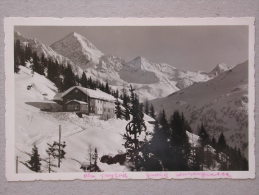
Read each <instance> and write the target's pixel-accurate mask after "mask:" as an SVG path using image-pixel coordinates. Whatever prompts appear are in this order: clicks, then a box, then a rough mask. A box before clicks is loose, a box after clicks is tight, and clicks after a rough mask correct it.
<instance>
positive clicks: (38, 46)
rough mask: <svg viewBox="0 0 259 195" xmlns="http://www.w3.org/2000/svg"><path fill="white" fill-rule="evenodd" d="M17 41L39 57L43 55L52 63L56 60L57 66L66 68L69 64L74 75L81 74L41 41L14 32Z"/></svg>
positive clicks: (77, 68)
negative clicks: (28, 47)
mask: <svg viewBox="0 0 259 195" xmlns="http://www.w3.org/2000/svg"><path fill="white" fill-rule="evenodd" d="M17 39H19V40H20V42H21V44H22V46H24V47H25V46H26V45H28V44H29V45H30V47H31V48H32V51H33V52H37V54H38V56H39V57H41V56H42V55H44V57H45V58H50V59H52V60H54V61H56V60H57V61H58V63H59V64H62V65H64V66H67V65H68V64H70V65H71V67H72V69H73V71H74V72H75V73H77V74H79V75H81V74H82V72H83V71H82V69H81V68H80V67H79V66H77V65H75V64H74V63H73V62H72V61H71V60H70V59H68V58H67V57H64V56H62V55H60V54H59V53H57V52H56V51H54V50H53V49H52V48H51V47H49V46H47V45H45V44H44V43H42V42H41V41H39V40H37V39H35V38H34V39H30V38H26V37H24V36H23V35H22V34H21V33H19V32H14V40H17Z"/></svg>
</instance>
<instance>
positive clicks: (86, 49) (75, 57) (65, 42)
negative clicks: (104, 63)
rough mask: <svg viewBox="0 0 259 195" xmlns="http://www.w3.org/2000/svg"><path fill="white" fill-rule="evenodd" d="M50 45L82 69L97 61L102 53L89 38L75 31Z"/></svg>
mask: <svg viewBox="0 0 259 195" xmlns="http://www.w3.org/2000/svg"><path fill="white" fill-rule="evenodd" d="M50 47H51V48H52V49H53V50H55V51H57V52H58V53H60V54H61V55H63V56H65V57H67V58H69V59H70V60H72V61H73V62H74V64H76V65H78V66H80V67H81V68H82V69H86V68H90V67H92V66H93V64H92V63H94V64H97V63H99V58H100V57H101V56H102V55H103V53H102V52H101V51H100V50H98V49H97V48H96V47H95V46H94V45H93V44H92V43H91V42H90V41H89V40H87V39H86V38H85V37H84V36H82V35H80V34H78V33H75V32H73V33H70V34H69V35H67V36H66V37H65V38H63V39H61V40H59V41H57V42H55V43H53V44H52V45H51V46H50Z"/></svg>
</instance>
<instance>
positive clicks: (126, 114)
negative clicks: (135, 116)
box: [122, 90, 130, 121]
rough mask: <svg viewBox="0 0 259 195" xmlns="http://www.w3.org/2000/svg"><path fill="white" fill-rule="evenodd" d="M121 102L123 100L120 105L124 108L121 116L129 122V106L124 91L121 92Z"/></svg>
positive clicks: (128, 100) (127, 97)
mask: <svg viewBox="0 0 259 195" xmlns="http://www.w3.org/2000/svg"><path fill="white" fill-rule="evenodd" d="M122 100H123V104H122V105H123V107H124V108H125V110H124V112H123V116H124V118H125V120H127V121H128V120H130V106H129V104H130V99H129V96H128V95H127V93H126V91H125V90H123V94H122Z"/></svg>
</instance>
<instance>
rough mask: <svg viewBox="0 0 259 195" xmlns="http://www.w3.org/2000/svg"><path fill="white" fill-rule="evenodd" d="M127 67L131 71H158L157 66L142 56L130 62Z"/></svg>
mask: <svg viewBox="0 0 259 195" xmlns="http://www.w3.org/2000/svg"><path fill="white" fill-rule="evenodd" d="M126 66H128V68H130V69H131V70H134V71H138V70H142V71H143V70H144V71H150V70H152V71H154V70H155V69H156V67H155V64H154V63H152V62H150V61H148V60H147V59H146V58H144V57H142V56H138V57H136V58H134V59H133V60H131V61H129V62H128V63H127V64H126Z"/></svg>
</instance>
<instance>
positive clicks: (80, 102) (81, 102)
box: [66, 100, 87, 104]
mask: <svg viewBox="0 0 259 195" xmlns="http://www.w3.org/2000/svg"><path fill="white" fill-rule="evenodd" d="M70 102H77V103H79V104H87V103H86V102H83V101H79V100H70V101H68V102H67V103H66V104H69V103H70Z"/></svg>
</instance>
